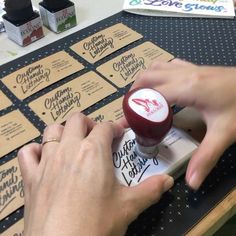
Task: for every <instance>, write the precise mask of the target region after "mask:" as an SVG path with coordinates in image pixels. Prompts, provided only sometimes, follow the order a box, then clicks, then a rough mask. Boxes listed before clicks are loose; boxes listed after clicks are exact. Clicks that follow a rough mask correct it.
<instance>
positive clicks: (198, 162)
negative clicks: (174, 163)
mask: <svg viewBox="0 0 236 236" xmlns="http://www.w3.org/2000/svg"><path fill="white" fill-rule="evenodd" d="M224 133H225V135H224ZM226 133H227V132H220V131H219V130H218V131H216V130H210V131H207V133H206V135H205V137H204V139H203V141H202V143H201V144H200V146H199V148H198V150H197V151H196V152H195V153H194V154H193V156H192V158H191V160H190V162H189V164H188V168H187V172H186V182H187V183H188V185H189V186H190V187H191V188H192V189H194V190H197V189H198V188H199V187H200V185H201V184H202V182H203V181H204V179H205V178H206V177H207V175H208V174H209V173H210V171H211V170H212V169H213V167H214V166H215V164H216V163H217V161H218V160H219V158H220V156H221V155H222V154H223V152H224V151H225V149H226V148H227V147H228V146H229V145H230V140H229V138H228V136H227V134H226Z"/></svg>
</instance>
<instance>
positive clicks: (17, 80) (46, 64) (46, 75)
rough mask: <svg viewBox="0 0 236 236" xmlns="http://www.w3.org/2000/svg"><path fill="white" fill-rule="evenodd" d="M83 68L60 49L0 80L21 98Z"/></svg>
mask: <svg viewBox="0 0 236 236" xmlns="http://www.w3.org/2000/svg"><path fill="white" fill-rule="evenodd" d="M83 68H84V66H83V65H82V64H81V63H79V62H78V61H77V60H75V59H74V58H73V57H71V56H70V55H69V54H68V53H66V52H64V51H60V52H57V53H55V54H53V55H51V56H48V57H46V58H44V59H42V60H39V61H37V62H34V63H32V64H30V65H28V66H26V67H23V68H21V69H19V70H17V71H15V72H13V73H12V74H10V75H7V76H6V77H4V78H3V79H2V82H3V83H4V84H5V85H6V86H7V87H8V88H9V89H10V90H11V91H12V93H14V94H15V96H16V97H17V98H19V99H21V100H23V99H25V98H27V97H29V96H31V95H32V94H34V93H36V92H38V91H40V90H42V89H44V88H46V87H48V86H49V85H51V84H53V83H55V82H57V81H59V80H62V79H64V78H66V77H67V76H69V75H72V74H74V73H75V72H78V71H80V70H82V69H83Z"/></svg>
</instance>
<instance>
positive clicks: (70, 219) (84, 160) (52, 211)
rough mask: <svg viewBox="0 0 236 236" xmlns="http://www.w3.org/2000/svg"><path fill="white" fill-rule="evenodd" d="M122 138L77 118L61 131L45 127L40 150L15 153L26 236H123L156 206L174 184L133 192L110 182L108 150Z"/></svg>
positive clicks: (145, 185)
mask: <svg viewBox="0 0 236 236" xmlns="http://www.w3.org/2000/svg"><path fill="white" fill-rule="evenodd" d="M122 134H123V129H122V128H121V127H120V126H118V125H116V124H113V123H101V124H96V123H94V122H93V121H91V120H90V119H89V118H87V117H85V116H84V115H82V114H80V113H76V114H74V115H73V116H72V117H71V118H69V119H68V120H67V122H66V125H65V127H64V126H61V125H57V124H54V125H50V126H48V127H47V128H46V129H45V131H44V135H43V143H45V144H44V145H40V144H37V143H33V144H29V145H27V146H25V147H23V148H22V149H21V150H20V151H19V153H18V158H19V164H20V168H21V172H22V177H23V181H24V190H25V235H26V236H29V235H34V236H38V235H40V236H41V235H44V236H47V235H49V236H51V235H57V236H61V235H66V236H72V235H76V236H77V235H93V236H96V235H123V234H124V233H125V231H126V229H127V227H128V225H129V223H131V222H132V221H133V220H134V219H135V218H136V217H137V216H138V215H139V214H140V213H141V212H142V211H143V210H144V209H146V208H147V207H149V206H150V205H151V204H153V203H155V202H157V201H158V199H159V198H160V197H161V195H162V193H163V192H165V191H167V190H168V189H169V188H170V187H171V186H172V185H173V179H172V178H171V177H169V176H167V175H160V176H153V177H151V178H149V179H147V180H145V181H144V182H142V183H141V184H139V185H137V186H135V187H125V186H123V185H121V184H120V183H119V182H118V180H117V178H116V177H115V174H114V168H113V164H112V149H111V146H112V142H113V139H115V138H119V137H120V136H121V135H122ZM50 139H51V140H52V139H54V141H51V142H47V140H50ZM55 140H58V141H55Z"/></svg>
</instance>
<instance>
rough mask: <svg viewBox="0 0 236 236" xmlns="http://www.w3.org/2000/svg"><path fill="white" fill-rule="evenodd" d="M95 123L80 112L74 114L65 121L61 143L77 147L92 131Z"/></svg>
mask: <svg viewBox="0 0 236 236" xmlns="http://www.w3.org/2000/svg"><path fill="white" fill-rule="evenodd" d="M95 124H96V123H95V122H94V121H92V120H91V119H90V118H88V117H87V116H85V115H83V114H82V113H80V112H76V113H74V114H73V115H72V116H71V117H70V118H68V119H67V121H66V124H65V128H64V132H63V135H62V138H61V143H62V144H63V145H64V144H65V145H67V144H68V143H69V144H70V146H72V145H78V143H79V142H81V141H82V140H83V139H84V138H85V137H86V136H87V135H88V133H89V132H90V131H91V130H92V128H93V126H94V125H95Z"/></svg>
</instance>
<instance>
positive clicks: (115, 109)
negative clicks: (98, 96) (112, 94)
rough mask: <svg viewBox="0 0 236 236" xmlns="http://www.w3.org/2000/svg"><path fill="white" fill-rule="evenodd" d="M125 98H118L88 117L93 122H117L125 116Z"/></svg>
mask: <svg viewBox="0 0 236 236" xmlns="http://www.w3.org/2000/svg"><path fill="white" fill-rule="evenodd" d="M122 102H123V97H121V98H118V99H116V100H114V101H112V102H110V103H109V104H107V105H105V106H104V107H102V108H100V109H98V110H96V111H95V112H93V113H91V114H89V115H88V117H90V118H91V119H92V120H94V121H96V122H102V121H113V122H114V121H117V120H119V119H120V118H122V117H123V116H124V113H123V108H122Z"/></svg>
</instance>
